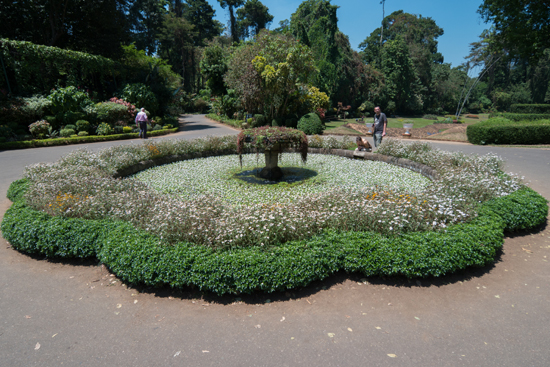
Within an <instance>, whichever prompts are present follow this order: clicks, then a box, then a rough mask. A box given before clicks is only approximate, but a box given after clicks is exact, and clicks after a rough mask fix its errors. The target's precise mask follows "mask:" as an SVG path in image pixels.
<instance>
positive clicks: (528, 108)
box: [510, 104, 550, 114]
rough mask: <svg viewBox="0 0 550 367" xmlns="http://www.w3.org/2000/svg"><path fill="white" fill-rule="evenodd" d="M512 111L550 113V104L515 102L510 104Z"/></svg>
mask: <svg viewBox="0 0 550 367" xmlns="http://www.w3.org/2000/svg"><path fill="white" fill-rule="evenodd" d="M510 112H512V113H535V114H541V113H543V114H550V104H513V105H511V106H510Z"/></svg>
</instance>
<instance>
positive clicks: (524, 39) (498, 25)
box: [479, 0, 550, 59]
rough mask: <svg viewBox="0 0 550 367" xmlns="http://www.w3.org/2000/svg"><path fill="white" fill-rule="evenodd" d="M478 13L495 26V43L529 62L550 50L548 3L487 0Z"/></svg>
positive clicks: (549, 7)
mask: <svg viewBox="0 0 550 367" xmlns="http://www.w3.org/2000/svg"><path fill="white" fill-rule="evenodd" d="M479 13H480V14H481V16H482V17H483V19H484V20H485V21H486V22H491V23H493V24H494V27H495V31H496V34H495V40H496V41H497V42H498V43H499V44H500V45H501V46H502V47H504V48H506V49H507V50H508V51H509V52H512V53H513V54H518V55H519V56H521V57H523V58H526V59H539V58H541V57H543V55H544V50H545V49H547V48H550V1H549V0H484V1H483V4H481V5H480V7H479Z"/></svg>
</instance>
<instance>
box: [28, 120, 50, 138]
mask: <svg viewBox="0 0 550 367" xmlns="http://www.w3.org/2000/svg"><path fill="white" fill-rule="evenodd" d="M49 128H50V124H49V123H48V122H46V120H40V121H36V122H33V123H32V124H30V125H29V131H30V132H31V134H32V135H33V136H34V137H36V138H39V139H42V138H44V137H45V136H46V134H47V133H48V129H49Z"/></svg>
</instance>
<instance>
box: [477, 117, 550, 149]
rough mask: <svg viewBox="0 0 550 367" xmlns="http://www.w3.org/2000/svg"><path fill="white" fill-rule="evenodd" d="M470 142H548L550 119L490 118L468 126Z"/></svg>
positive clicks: (549, 138)
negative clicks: (518, 119)
mask: <svg viewBox="0 0 550 367" xmlns="http://www.w3.org/2000/svg"><path fill="white" fill-rule="evenodd" d="M466 135H467V136H468V141H469V142H470V143H472V144H481V145H484V144H525V145H529V144H550V120H534V121H512V120H508V119H505V118H491V119H489V120H487V121H482V122H479V123H477V124H475V125H470V126H468V128H467V130H466Z"/></svg>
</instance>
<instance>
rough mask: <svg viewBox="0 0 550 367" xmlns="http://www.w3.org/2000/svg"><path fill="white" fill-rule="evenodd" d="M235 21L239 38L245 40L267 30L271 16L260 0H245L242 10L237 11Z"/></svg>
mask: <svg viewBox="0 0 550 367" xmlns="http://www.w3.org/2000/svg"><path fill="white" fill-rule="evenodd" d="M237 21H238V28H239V31H240V36H241V38H242V39H246V38H248V37H252V36H255V35H257V34H258V33H260V30H261V29H264V28H267V27H268V26H269V24H271V22H272V21H273V15H271V14H269V9H268V8H267V6H265V5H264V4H262V3H261V2H260V0H247V2H246V3H245V4H244V6H243V7H242V8H240V9H237Z"/></svg>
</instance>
